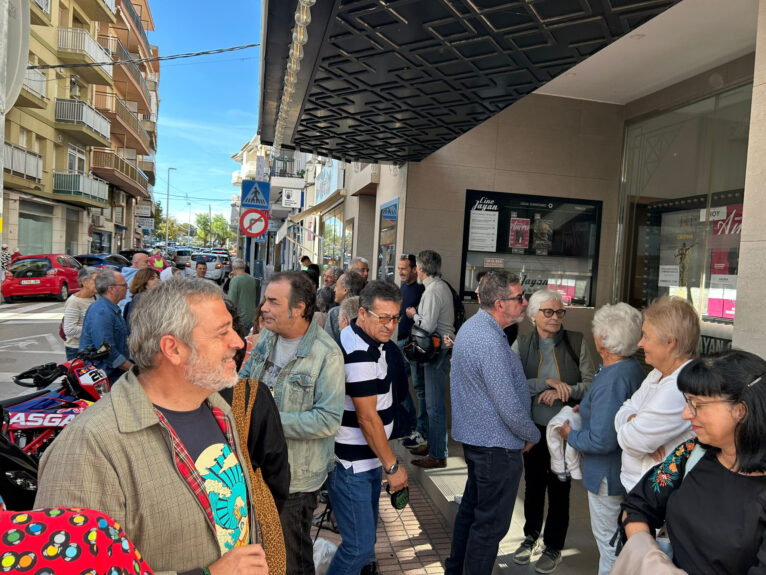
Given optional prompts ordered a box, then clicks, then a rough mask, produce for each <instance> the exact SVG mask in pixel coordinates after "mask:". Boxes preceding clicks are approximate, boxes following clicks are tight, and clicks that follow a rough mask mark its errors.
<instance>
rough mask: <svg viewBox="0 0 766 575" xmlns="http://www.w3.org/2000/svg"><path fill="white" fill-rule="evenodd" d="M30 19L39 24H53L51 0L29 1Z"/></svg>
mask: <svg viewBox="0 0 766 575" xmlns="http://www.w3.org/2000/svg"><path fill="white" fill-rule="evenodd" d="M29 17H30V18H29V21H30V22H31V23H32V24H35V25H37V26H50V25H51V0H32V1H31V2H30V3H29Z"/></svg>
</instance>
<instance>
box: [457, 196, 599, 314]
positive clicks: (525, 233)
mask: <svg viewBox="0 0 766 575" xmlns="http://www.w3.org/2000/svg"><path fill="white" fill-rule="evenodd" d="M601 212H602V205H601V202H600V201H596V200H576V199H570V198H553V197H547V196H530V195H522V194H506V193H499V192H490V191H481V190H467V191H466V203H465V220H464V225H463V263H462V275H461V294H462V296H463V297H464V298H466V299H467V298H469V297H470V298H474V297H475V294H474V290H475V289H476V283H477V282H476V275H477V274H478V273H479V272H481V271H489V270H491V269H497V268H504V269H507V270H509V271H513V272H515V273H516V274H518V275H520V276H521V278H522V281H523V289H524V292H525V293H526V294H527V295H531V294H532V293H533V292H534V291H536V290H538V289H541V288H544V287H548V288H550V289H555V290H558V291H559V292H560V293H561V295H562V297H563V298H564V301H565V302H566V304H567V305H571V306H592V305H594V299H595V285H596V273H597V271H598V246H599V238H600V232H601Z"/></svg>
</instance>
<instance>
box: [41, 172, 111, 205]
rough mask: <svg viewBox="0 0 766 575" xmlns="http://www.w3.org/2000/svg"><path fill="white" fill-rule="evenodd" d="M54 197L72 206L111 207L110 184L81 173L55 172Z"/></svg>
mask: <svg viewBox="0 0 766 575" xmlns="http://www.w3.org/2000/svg"><path fill="white" fill-rule="evenodd" d="M53 195H54V197H56V199H61V200H64V201H66V202H69V203H71V204H77V205H79V206H84V207H94V208H104V207H106V206H108V205H109V184H107V183H106V182H105V181H103V180H100V179H99V178H95V177H93V176H86V175H85V174H81V173H79V172H53Z"/></svg>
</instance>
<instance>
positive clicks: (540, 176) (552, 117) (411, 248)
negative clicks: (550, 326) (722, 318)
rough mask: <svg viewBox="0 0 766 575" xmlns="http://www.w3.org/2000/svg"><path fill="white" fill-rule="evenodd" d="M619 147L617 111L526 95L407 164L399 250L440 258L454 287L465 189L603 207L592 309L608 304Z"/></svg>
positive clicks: (620, 111) (620, 110) (617, 108)
mask: <svg viewBox="0 0 766 575" xmlns="http://www.w3.org/2000/svg"><path fill="white" fill-rule="evenodd" d="M622 142H623V108H622V106H617V105H613V104H602V103H598V102H590V101H584V100H573V99H568V98H559V97H554V96H543V95H537V94H532V95H530V96H527V97H526V98H524V99H523V100H521V101H519V102H517V103H516V104H514V105H513V106H511V107H510V108H508V109H506V110H505V111H503V112H501V113H500V114H498V115H497V116H495V117H493V118H491V119H489V120H487V121H486V122H484V123H483V124H481V125H479V126H477V127H476V128H474V129H473V130H471V131H469V132H467V133H466V134H464V135H463V136H461V137H460V138H457V139H456V140H454V141H453V142H451V143H450V144H448V145H446V146H444V147H443V148H441V149H440V150H438V151H437V152H434V153H433V154H431V155H430V156H429V157H428V158H426V159H425V160H423V161H422V162H419V163H411V164H409V168H408V178H407V189H406V200H407V201H406V206H407V208H406V219H405V221H404V226H403V228H404V237H403V243H402V246H403V250H402V251H404V252H414V253H417V252H418V251H420V250H422V249H434V250H436V251H438V252H439V253H440V254H441V256H442V271H443V273H444V277H445V278H446V279H447V280H448V281H449V282H450V283H451V284H452V285H453V286H458V285H459V283H460V265H461V260H462V249H463V218H464V213H465V191H466V190H467V189H476V190H486V191H494V192H507V193H518V194H531V195H539V196H553V197H567V198H582V199H591V200H601V201H602V202H603V211H602V227H601V243H600V246H599V268H598V279H597V285H596V304H597V305H602V304H604V303H607V301H609V298H610V293H611V290H610V286H611V285H612V282H613V274H614V260H615V245H616V239H617V211H618V200H619V189H620V187H619V186H620V162H621V155H622ZM381 173H382V172H381Z"/></svg>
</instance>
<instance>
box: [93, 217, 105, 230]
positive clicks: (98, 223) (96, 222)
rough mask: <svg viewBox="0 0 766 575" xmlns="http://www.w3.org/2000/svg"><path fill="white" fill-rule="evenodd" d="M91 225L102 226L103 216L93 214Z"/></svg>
mask: <svg viewBox="0 0 766 575" xmlns="http://www.w3.org/2000/svg"><path fill="white" fill-rule="evenodd" d="M93 225H94V226H96V227H97V228H100V227H103V225H104V216H93Z"/></svg>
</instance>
